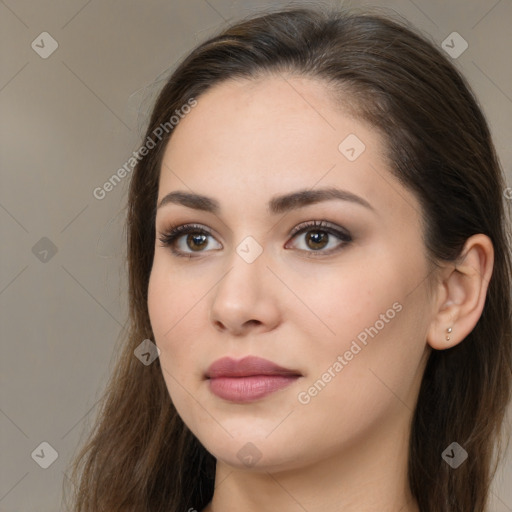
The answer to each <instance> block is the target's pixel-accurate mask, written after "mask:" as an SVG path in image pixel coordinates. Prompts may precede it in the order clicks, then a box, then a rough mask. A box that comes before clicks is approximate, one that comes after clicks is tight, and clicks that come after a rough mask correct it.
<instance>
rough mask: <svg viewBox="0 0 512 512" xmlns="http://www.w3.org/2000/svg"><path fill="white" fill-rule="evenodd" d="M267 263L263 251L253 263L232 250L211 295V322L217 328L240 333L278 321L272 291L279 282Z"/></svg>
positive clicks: (267, 328) (270, 326)
mask: <svg viewBox="0 0 512 512" xmlns="http://www.w3.org/2000/svg"><path fill="white" fill-rule="evenodd" d="M267 264H268V261H267V258H266V253H265V251H264V252H263V253H262V254H260V255H259V256H258V257H257V258H256V259H255V260H254V261H253V262H252V263H248V262H247V261H246V260H244V259H243V258H242V257H241V256H240V255H239V254H238V253H237V252H236V251H233V257H232V258H230V262H229V269H228V271H227V272H226V273H225V274H224V276H223V277H222V278H221V279H220V281H219V283H218V285H217V286H216V288H215V291H214V293H213V294H212V299H211V300H212V302H211V307H210V321H211V322H212V324H213V326H214V328H215V329H216V330H218V331H221V332H229V333H230V334H232V335H233V336H243V335H245V334H248V333H249V332H250V333H255V332H259V333H263V332H266V331H270V330H272V329H274V328H275V327H276V325H277V324H278V323H279V320H280V309H279V305H278V299H277V294H276V293H275V290H276V288H277V287H278V286H279V281H278V280H277V279H276V277H275V276H274V274H273V273H272V272H271V271H270V270H269V268H268V267H267Z"/></svg>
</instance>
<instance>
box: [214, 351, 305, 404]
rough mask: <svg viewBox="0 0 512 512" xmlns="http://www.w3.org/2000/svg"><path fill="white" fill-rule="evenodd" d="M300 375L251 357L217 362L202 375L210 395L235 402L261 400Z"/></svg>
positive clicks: (294, 371)
mask: <svg viewBox="0 0 512 512" xmlns="http://www.w3.org/2000/svg"><path fill="white" fill-rule="evenodd" d="M301 376H302V374H301V373H300V372H299V371H297V370H293V369H290V368H283V367H282V366H279V365H277V364H275V363H273V362H272V361H268V360H267V359H261V358H259V357H254V356H248V357H244V358H243V359H240V360H235V359H231V358H229V357H224V358H222V359H218V360H217V361H215V362H214V363H213V364H212V365H211V366H210V367H209V368H208V370H207V372H206V374H205V377H206V379H208V381H209V387H210V391H211V392H212V393H213V394H215V395H217V396H218V397H220V398H223V399H224V400H228V401H231V402H238V403H245V402H252V401H254V400H258V399H260V398H263V397H265V396H267V395H269V394H271V393H274V392H275V391H278V390H279V389H283V388H285V387H287V386H289V385H290V384H292V383H293V382H295V381H296V380H297V379H298V378H300V377H301Z"/></svg>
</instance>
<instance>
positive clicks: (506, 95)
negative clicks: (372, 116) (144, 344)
mask: <svg viewBox="0 0 512 512" xmlns="http://www.w3.org/2000/svg"><path fill="white" fill-rule="evenodd" d="M294 3H296V4H299V3H300V2H294ZM303 3H306V2H303ZM286 4H288V2H284V1H281V2H265V1H251V2H249V1H245V0H234V1H230V0H209V1H206V0H190V1H184V0H183V1H163V0H153V1H147V2H145V1H144V2H143V1H142V0H138V1H135V0H131V1H127V0H125V1H120V0H109V1H103V2H100V1H98V0H89V1H87V0H70V1H67V2H57V1H41V2H33V1H28V0H5V1H1V0H0V33H1V34H2V46H1V50H0V51H1V62H2V68H1V74H0V108H1V112H2V115H1V118H0V119H1V121H0V129H1V138H0V140H1V142H0V144H1V169H2V172H1V187H0V227H1V232H2V244H1V249H0V253H1V265H0V315H1V316H0V326H1V327H0V328H1V337H2V356H1V372H0V374H1V394H0V398H1V401H0V428H1V440H0V450H1V452H0V453H1V454H0V457H1V481H0V511H3V512H15V511H16V512H25V511H26V512H29V511H34V512H35V511H37V512H50V511H56V510H61V492H62V489H61V487H62V481H63V479H64V478H65V471H66V469H67V467H68V463H69V461H70V459H71V457H72V455H73V454H74V453H75V451H76V450H77V447H78V445H79V444H80V443H81V441H82V440H83V438H84V435H85V433H86V431H87V430H88V428H90V426H91V424H92V422H93V420H94V416H95V413H96V412H97V408H96V404H97V400H98V398H99V397H100V392H101V390H102V389H103V386H104V385H105V383H106V381H107V377H108V375H109V373H110V371H111V370H112V362H113V358H114V357H115V353H116V349H117V348H118V345H117V343H119V342H120V340H121V339H122V334H123V333H122V329H123V326H124V325H125V324H126V321H127V300H126V267H125V262H124V258H125V249H124V228H123V221H124V210H123V208H124V205H125V200H126V192H127V185H128V181H129V178H125V179H124V180H123V181H122V183H120V184H119V185H117V186H116V187H115V189H114V190H112V191H111V192H110V193H108V194H107V196H106V197H105V198H104V199H103V200H98V199H96V198H95V197H94V196H93V194H92V192H93V190H94V189H95V188H96V187H100V186H102V185H103V183H104V182H105V181H106V180H108V178H109V177H110V176H111V175H112V174H113V173H115V172H116V170H117V169H118V168H119V167H121V166H122V165H123V164H124V163H125V162H126V161H127V160H128V158H129V157H130V156H131V153H132V151H134V150H136V149H137V148H138V147H139V146H140V143H141V141H142V133H143V129H144V125H145V122H146V120H147V116H148V113H149V108H150V105H151V101H152V100H153V98H154V96H155V94H156V92H157V91H158V89H159V88H160V87H161V85H162V83H163V82H162V77H163V76H164V74H165V73H166V71H167V70H168V69H169V68H171V67H172V66H173V65H174V64H175V62H176V61H177V60H179V59H180V58H181V57H183V55H184V54H185V53H187V51H188V50H190V49H191V48H192V47H193V46H194V45H195V44H196V43H197V42H199V41H200V40H202V39H204V38H205V37H207V36H208V35H210V34H212V33H213V32H215V31H217V30H218V29H219V28H221V27H222V26H223V25H224V24H225V23H226V22H227V21H229V20H230V19H231V18H237V17H239V16H244V15H247V14H249V13H251V12H252V11H254V10H258V9H259V8H262V7H267V6H270V5H272V6H274V7H275V6H279V5H283V6H284V5H286ZM345 5H347V6H351V5H352V6H359V5H364V2H356V1H354V2H345ZM379 5H380V6H386V7H391V8H392V9H395V10H396V11H397V12H399V13H401V14H402V15H403V16H405V17H406V18H407V19H409V20H410V21H411V22H412V23H413V24H414V25H416V26H417V27H418V28H420V29H421V30H422V31H424V32H425V33H427V34H429V35H430V36H431V37H433V39H434V40H435V41H436V43H437V44H438V45H441V43H442V41H443V40H445V39H446V37H447V36H448V35H449V34H450V33H452V32H453V31H456V32H458V33H459V34H461V35H462V37H463V38H464V39H465V40H466V41H467V42H468V44H469V47H468V49H467V50H466V51H465V52H464V53H463V54H462V55H461V56H460V57H458V58H457V59H456V60H455V63H456V65H457V66H458V67H459V68H460V69H461V70H462V71H463V73H464V74H465V76H466V77H467V78H468V80H469V82H470V84H471V86H472V87H473V89H474V91H475V92H476V94H477V96H478V97H479V99H480V101H481V104H482V106H483V109H484V112H485V114H486V115H487V117H488V119H489V122H490V125H491V129H492V131H493V135H494V138H495V143H496V146H497V149H498V153H499V155H500V158H501V161H502V164H503V167H504V168H505V169H506V172H507V181H508V186H509V187H511V186H512V173H511V170H512V144H510V140H511V139H512V80H511V78H512V73H511V67H510V63H509V59H510V48H511V47H512V39H511V28H510V22H511V21H512V2H511V1H510V0H500V1H495V0H492V1H484V0H479V1H476V0H471V1H468V0H457V1H452V2H444V1H443V2H441V1H426V0H415V1H412V0H397V1H385V2H382V3H381V4H379ZM42 32H48V33H49V34H50V35H51V36H52V37H53V38H54V39H55V40H56V41H57V43H58V48H57V50H56V51H55V52H54V53H53V54H52V55H50V56H49V57H47V58H45V59H43V58H42V57H40V56H39V54H38V53H36V51H35V50H34V49H33V48H32V47H31V44H32V42H33V41H34V40H35V41H36V43H38V42H39V45H40V46H42V45H41V43H40V38H38V36H39V34H41V33H42ZM45 37H46V36H45ZM45 41H46V42H45V43H44V47H45V48H44V49H43V48H41V49H40V51H43V50H44V51H48V49H49V48H50V45H49V40H48V39H45ZM43 237H46V238H45V239H43V240H42V241H41V239H42V238H43ZM49 241H51V242H49ZM34 247H35V248H34ZM55 249H56V250H57V252H56V253H55V254H53V251H55ZM45 251H47V252H45ZM42 442H48V443H49V444H50V445H51V446H52V447H53V448H54V449H55V450H56V451H57V452H58V458H57V460H56V461H55V462H54V463H53V464H52V465H51V466H50V467H49V468H48V469H42V468H41V467H40V466H39V465H38V464H37V463H36V462H35V460H34V459H37V457H36V455H34V459H33V458H32V455H31V454H32V453H33V452H34V450H36V448H37V449H38V450H37V451H36V453H39V454H40V457H39V459H38V460H39V461H42V460H43V459H44V458H46V460H49V459H48V457H49V454H50V452H49V451H48V449H45V448H44V447H43V451H44V450H46V451H45V452H44V453H45V455H44V457H42V456H41V448H38V447H39V445H40V444H41V443H42ZM510 481H512V460H511V456H510V454H509V456H508V464H507V465H504V466H502V467H501V468H500V473H499V474H498V478H497V479H496V481H495V483H494V487H493V502H492V507H491V510H492V511H493V512H505V511H512V488H511V486H510V485H508V486H507V485H505V482H510Z"/></svg>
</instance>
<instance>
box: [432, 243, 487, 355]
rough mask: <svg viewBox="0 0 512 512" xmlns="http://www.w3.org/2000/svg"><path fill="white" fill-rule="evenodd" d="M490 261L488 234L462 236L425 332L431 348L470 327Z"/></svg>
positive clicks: (449, 343) (480, 305)
mask: <svg viewBox="0 0 512 512" xmlns="http://www.w3.org/2000/svg"><path fill="white" fill-rule="evenodd" d="M493 265H494V248H493V245H492V242H491V240H490V238H489V237H488V236H486V235H483V234H477V235H473V236H472V237H470V238H468V239H467V240H466V243H465V244H464V248H463V250H462V253H461V257H460V258H459V260H458V261H457V262H456V263H455V264H451V265H449V266H447V267H446V268H445V270H444V272H443V277H442V279H441V280H440V282H439V285H438V286H439V290H438V292H439V293H437V301H438V303H437V304H436V305H435V309H434V311H433V318H432V322H431V324H430V328H429V331H428V334H427V343H428V344H429V345H430V346H431V347H432V348H434V349H436V350H445V349H447V348H451V347H453V346H455V345H457V344H458V343H460V342H462V341H463V340H464V338H466V336H467V335H468V334H469V333H470V332H471V331H472V330H473V329H474V327H475V325H476V324H477V322H478V320H479V319H480V316H481V315H482V311H483V309H484V305H485V298H486V295H487V290H488V285H489V281H490V279H491V275H492V269H493Z"/></svg>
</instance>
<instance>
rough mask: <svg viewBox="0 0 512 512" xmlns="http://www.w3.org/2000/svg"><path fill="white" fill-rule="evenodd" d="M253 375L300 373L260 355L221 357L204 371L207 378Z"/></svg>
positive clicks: (298, 374)
mask: <svg viewBox="0 0 512 512" xmlns="http://www.w3.org/2000/svg"><path fill="white" fill-rule="evenodd" d="M254 375H296V376H300V375H301V373H300V372H298V371H297V370H291V369H289V368H283V367H282V366H279V365H277V364H276V363H273V362H272V361H268V360H267V359H262V358H261V357H255V356H247V357H244V358H243V359H239V360H236V359H232V358H231V357H223V358H221V359H217V361H215V362H214V363H212V364H211V365H210V366H209V367H208V370H207V371H206V378H207V379H215V378H218V377H250V376H254Z"/></svg>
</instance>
